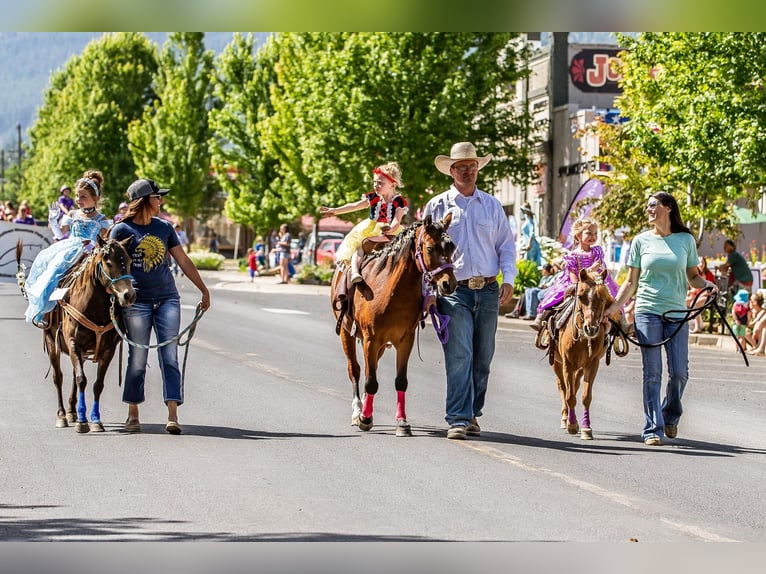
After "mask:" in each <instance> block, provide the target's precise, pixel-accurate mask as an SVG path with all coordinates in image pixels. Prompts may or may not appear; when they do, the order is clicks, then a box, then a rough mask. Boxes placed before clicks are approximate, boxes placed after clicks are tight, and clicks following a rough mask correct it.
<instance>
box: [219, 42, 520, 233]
mask: <svg viewBox="0 0 766 574" xmlns="http://www.w3.org/2000/svg"><path fill="white" fill-rule="evenodd" d="M522 50H524V48H523V46H522V44H520V43H519V44H516V43H515V42H514V36H513V35H511V34H442V33H430V34H422V33H395V34H391V33H386V34H375V33H301V34H279V35H277V36H275V37H272V38H271V39H270V40H269V41H268V42H267V43H266V45H265V46H264V48H263V49H261V50H260V51H258V52H257V54H255V56H252V54H251V52H249V51H248V50H247V49H246V47H245V48H237V49H234V48H233V49H232V50H230V51H228V52H227V53H226V54H225V58H222V62H223V63H222V64H221V65H219V66H218V69H219V70H220V74H221V77H222V82H221V85H222V86H226V88H227V89H228V90H229V92H228V93H221V94H220V97H221V98H222V100H224V105H223V109H222V110H221V112H220V115H219V116H218V117H217V118H216V132H217V135H218V136H219V137H220V141H219V142H218V150H219V157H221V158H223V156H224V155H225V160H226V161H225V164H226V165H228V166H229V167H230V168H234V169H236V170H237V173H236V179H237V181H238V182H240V185H241V186H242V188H243V189H244V190H246V191H242V192H240V193H239V194H238V195H237V194H231V193H230V195H229V198H228V200H227V213H229V214H230V215H233V216H238V215H240V214H242V215H246V214H249V216H250V217H262V219H263V221H274V219H273V218H275V217H278V218H279V219H281V220H282V221H289V220H291V219H294V218H296V217H298V216H299V215H301V214H306V213H309V214H315V215H316V214H317V213H318V210H319V206H320V205H323V204H324V205H335V204H339V203H345V202H347V201H350V200H355V199H358V198H359V197H360V196H361V194H362V193H363V192H365V191H367V190H368V189H371V170H372V168H373V167H374V166H376V165H378V164H381V163H384V162H387V161H397V162H399V164H400V166H401V168H402V172H403V175H404V180H405V184H406V188H405V190H404V192H403V193H404V195H405V196H406V197H407V199H408V201H409V203H410V205H411V206H412V207H413V209H416V208H418V207H420V206H421V205H423V203H425V201H426V199H427V194H426V191H425V190H426V188H429V187H430V188H434V189H440V188H441V189H443V188H445V187H447V186H448V185H449V183H450V182H449V180H448V179H447V178H446V177H444V176H442V175H440V174H439V173H438V172H437V171H436V169H435V167H434V165H433V160H434V157H435V156H436V155H438V154H442V153H447V152H448V151H449V148H450V146H451V145H452V144H453V143H454V142H457V141H465V140H470V141H473V142H475V143H476V145H477V147H478V148H479V150H480V152H482V153H490V152H491V153H494V154H495V156H496V158H497V160H496V161H494V162H492V163H491V164H490V166H489V167H488V168H487V169H486V170H484V171H482V186H483V187H484V188H485V189H491V188H492V187H493V185H494V183H495V182H497V181H499V180H500V179H502V178H505V177H510V178H512V179H513V180H515V181H516V182H518V183H520V184H523V183H526V182H528V181H529V180H530V178H531V177H532V169H531V168H532V166H531V163H530V160H529V154H528V151H529V148H530V146H531V142H530V138H529V135H528V134H529V131H530V130H529V118H528V116H527V115H525V112H523V111H522V112H519V111H518V110H516V109H514V108H513V107H511V106H509V105H508V102H509V100H510V99H511V96H510V94H509V92H510V90H511V89H512V88H513V86H514V85H515V82H516V80H517V79H519V78H520V77H522V76H523V75H524V74H526V73H527V72H526V69H525V68H524V67H523V61H524V60H523V57H522V56H523V53H522ZM236 74H240V83H241V87H239V88H236V87H234V86H233V85H231V83H230V81H229V80H228V79H227V77H235V76H236ZM224 120H225V122H226V131H224V129H223V125H222V124H223V122H224ZM245 141H249V142H250V143H249V144H247V145H246V144H244V143H243V142H245ZM245 150H248V151H249V153H245ZM248 162H249V163H248ZM217 163H219V162H217ZM221 166H223V164H222V165H221ZM243 172H247V173H243ZM256 174H257V175H256ZM255 210H257V211H259V212H260V214H261V215H255V214H254V211H255ZM352 217H358V214H356V215H352Z"/></svg>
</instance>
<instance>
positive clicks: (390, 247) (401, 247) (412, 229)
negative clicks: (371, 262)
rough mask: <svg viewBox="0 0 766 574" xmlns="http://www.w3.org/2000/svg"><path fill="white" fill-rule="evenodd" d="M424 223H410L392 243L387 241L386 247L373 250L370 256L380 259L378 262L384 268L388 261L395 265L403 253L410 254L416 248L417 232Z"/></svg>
mask: <svg viewBox="0 0 766 574" xmlns="http://www.w3.org/2000/svg"><path fill="white" fill-rule="evenodd" d="M422 225H423V222H422V221H415V222H414V223H411V224H409V225H408V226H407V227H405V228H404V230H402V232H401V233H399V234H398V235H396V236H395V237H394V239H393V240H391V242H390V243H387V244H386V246H385V247H383V248H382V249H375V250H374V251H371V252H370V255H369V257H370V258H371V259H378V260H379V261H378V263H377V265H378V268H382V267H384V266H385V265H386V264H388V263H390V264H391V265H394V264H395V263H396V262H397V261H399V259H400V258H401V257H402V255H407V254H409V252H410V251H411V250H412V249H413V248H414V245H415V234H416V233H417V231H418V229H419V228H420V227H421V226H422Z"/></svg>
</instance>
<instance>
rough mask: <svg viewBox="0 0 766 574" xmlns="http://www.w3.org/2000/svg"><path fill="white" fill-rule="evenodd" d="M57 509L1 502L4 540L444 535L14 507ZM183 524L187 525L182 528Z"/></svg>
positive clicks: (376, 539) (267, 539)
mask: <svg viewBox="0 0 766 574" xmlns="http://www.w3.org/2000/svg"><path fill="white" fill-rule="evenodd" d="M37 508H56V506H49V505H29V506H15V505H3V504H0V540H2V541H3V542H44V541H61V542H64V541H66V542H96V541H110V542H120V541H132V542H139V541H144V542H176V541H195V540H197V541H203V540H204V541H209V542H439V541H446V540H447V539H443V538H432V537H423V536H412V535H386V534H349V533H346V532H260V533H253V534H241V533H238V534H234V533H230V532H224V531H219V532H195V531H193V530H191V529H190V528H189V526H190V524H191V523H190V522H188V521H185V520H165V519H157V518H146V517H130V518H115V519H107V520H95V519H84V518H82V517H66V518H24V517H23V516H18V515H11V513H9V512H8V511H9V510H11V511H13V510H33V509H37ZM181 527H183V528H181Z"/></svg>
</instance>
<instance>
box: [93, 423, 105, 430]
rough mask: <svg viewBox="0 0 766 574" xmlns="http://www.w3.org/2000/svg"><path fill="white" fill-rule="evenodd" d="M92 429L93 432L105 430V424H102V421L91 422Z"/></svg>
mask: <svg viewBox="0 0 766 574" xmlns="http://www.w3.org/2000/svg"><path fill="white" fill-rule="evenodd" d="M90 430H92V431H93V432H104V425H102V424H101V423H100V422H91V423H90Z"/></svg>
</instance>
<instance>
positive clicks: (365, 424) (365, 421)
mask: <svg viewBox="0 0 766 574" xmlns="http://www.w3.org/2000/svg"><path fill="white" fill-rule="evenodd" d="M370 429H372V417H370V418H367V417H365V416H361V417H359V430H363V431H368V430H370Z"/></svg>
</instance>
